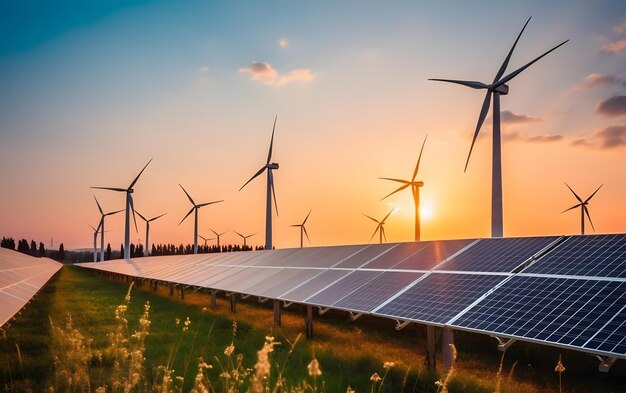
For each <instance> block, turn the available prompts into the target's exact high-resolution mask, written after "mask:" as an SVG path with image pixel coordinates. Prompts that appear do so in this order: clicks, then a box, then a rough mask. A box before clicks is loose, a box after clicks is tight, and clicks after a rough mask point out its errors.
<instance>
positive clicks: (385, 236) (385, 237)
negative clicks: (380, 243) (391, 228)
mask: <svg viewBox="0 0 626 393" xmlns="http://www.w3.org/2000/svg"><path fill="white" fill-rule="evenodd" d="M380 231H381V232H382V233H383V240H385V243H386V242H387V235H386V234H385V227H384V226H382V224H381V226H380Z"/></svg>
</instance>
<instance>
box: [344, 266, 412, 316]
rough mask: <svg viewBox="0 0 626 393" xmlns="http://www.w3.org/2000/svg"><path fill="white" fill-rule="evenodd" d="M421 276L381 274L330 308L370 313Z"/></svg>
mask: <svg viewBox="0 0 626 393" xmlns="http://www.w3.org/2000/svg"><path fill="white" fill-rule="evenodd" d="M421 276H422V273H409V272H391V271H389V272H383V273H381V274H380V275H379V276H377V277H375V278H374V279H373V280H371V281H369V282H367V283H366V284H365V285H363V286H362V287H361V288H359V289H357V290H355V291H354V292H352V293H351V294H349V295H347V296H345V297H344V298H342V299H341V300H339V301H337V302H335V303H333V305H332V306H333V307H337V308H343V309H346V310H351V311H357V312H370V311H372V310H373V309H375V308H376V307H377V306H379V305H381V304H382V303H384V302H385V301H386V300H387V299H389V298H391V297H392V296H393V295H395V294H396V293H398V292H399V291H401V290H402V289H403V288H405V287H406V286H407V285H409V284H411V283H412V282H413V281H415V280H417V279H418V278H419V277H421Z"/></svg>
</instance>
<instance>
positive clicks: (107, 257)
mask: <svg viewBox="0 0 626 393" xmlns="http://www.w3.org/2000/svg"><path fill="white" fill-rule="evenodd" d="M104 260H105V261H110V260H111V243H108V244H107V249H106V251H105V252H104Z"/></svg>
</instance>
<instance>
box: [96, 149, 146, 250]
mask: <svg viewBox="0 0 626 393" xmlns="http://www.w3.org/2000/svg"><path fill="white" fill-rule="evenodd" d="M151 162H152V159H150V161H148V163H147V164H146V166H144V167H143V169H142V170H141V172H139V174H138V175H137V177H136V178H135V179H134V180H133V181H132V182H131V183H130V185H129V186H128V188H117V187H91V188H96V189H99V190H109V191H117V192H125V193H126V221H125V224H124V259H128V258H130V212H131V210H132V212H133V222H134V223H135V231H137V232H138V229H137V218H136V217H135V205H134V203H133V192H134V191H135V190H134V189H133V187H135V184H136V183H137V180H139V176H141V174H142V173H143V171H145V170H146V168H147V167H148V165H150V163H151Z"/></svg>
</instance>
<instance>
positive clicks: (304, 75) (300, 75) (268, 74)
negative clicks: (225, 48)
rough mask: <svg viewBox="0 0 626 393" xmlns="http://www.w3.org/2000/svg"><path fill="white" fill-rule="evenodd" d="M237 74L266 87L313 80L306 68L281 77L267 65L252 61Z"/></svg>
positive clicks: (311, 74)
mask: <svg viewBox="0 0 626 393" xmlns="http://www.w3.org/2000/svg"><path fill="white" fill-rule="evenodd" d="M239 72H240V73H242V74H248V75H249V76H250V80H254V81H258V82H261V83H263V84H265V85H268V86H284V85H286V84H289V83H292V82H310V81H312V80H313V79H315V74H313V73H312V72H311V70H310V69H308V68H298V69H295V70H292V71H289V72H288V73H286V74H283V75H281V74H279V73H278V71H276V69H275V68H274V67H272V66H271V65H270V64H269V63H265V62H259V61H253V62H252V63H251V64H250V65H249V66H248V67H242V68H240V69H239Z"/></svg>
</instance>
